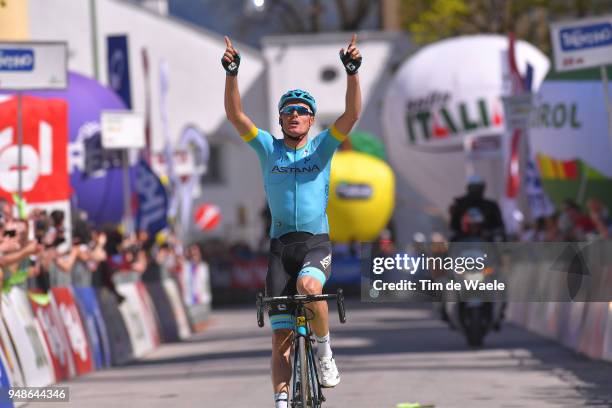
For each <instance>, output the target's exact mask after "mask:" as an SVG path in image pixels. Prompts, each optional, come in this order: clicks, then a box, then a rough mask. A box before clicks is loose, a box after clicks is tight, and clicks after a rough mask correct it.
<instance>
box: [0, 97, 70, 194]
mask: <svg viewBox="0 0 612 408" xmlns="http://www.w3.org/2000/svg"><path fill="white" fill-rule="evenodd" d="M22 110H23V147H22V157H23V163H22V167H21V169H18V166H17V164H18V150H19V149H18V146H17V100H16V99H15V98H10V99H8V100H6V101H4V102H2V103H0V196H2V197H5V198H7V199H10V197H11V196H12V194H13V193H15V192H17V190H18V177H19V176H18V174H19V170H21V172H22V177H23V192H24V194H23V196H24V198H25V200H26V201H27V202H28V203H34V202H36V203H42V202H50V201H62V200H67V199H68V198H69V197H70V193H71V190H70V185H69V183H68V164H67V157H68V155H67V148H68V130H67V126H68V108H67V105H66V102H64V101H61V100H45V99H40V98H35V97H23V98H22ZM48 186H53V188H48Z"/></svg>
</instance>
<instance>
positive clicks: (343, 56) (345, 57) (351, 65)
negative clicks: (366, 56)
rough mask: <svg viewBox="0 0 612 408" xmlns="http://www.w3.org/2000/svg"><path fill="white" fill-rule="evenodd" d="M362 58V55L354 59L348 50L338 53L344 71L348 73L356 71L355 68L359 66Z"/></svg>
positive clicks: (352, 73) (351, 73) (353, 73)
mask: <svg viewBox="0 0 612 408" xmlns="http://www.w3.org/2000/svg"><path fill="white" fill-rule="evenodd" d="M362 59H363V58H362V57H359V58H357V59H355V58H353V57H352V56H351V54H349V53H348V52H345V53H340V61H342V65H344V69H346V73H347V74H349V75H355V74H356V73H357V70H358V69H359V67H360V66H361V61H362Z"/></svg>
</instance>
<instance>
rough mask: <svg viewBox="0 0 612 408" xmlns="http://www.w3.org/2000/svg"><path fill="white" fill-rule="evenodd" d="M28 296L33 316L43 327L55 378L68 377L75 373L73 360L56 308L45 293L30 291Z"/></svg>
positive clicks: (63, 378)
mask: <svg viewBox="0 0 612 408" xmlns="http://www.w3.org/2000/svg"><path fill="white" fill-rule="evenodd" d="M28 297H29V299H30V305H31V306H32V310H33V311H34V316H36V319H37V320H38V323H39V324H40V325H41V327H42V329H43V334H44V337H45V342H46V344H47V347H48V348H49V354H50V356H51V362H52V363H53V369H54V371H55V380H56V381H63V380H67V379H70V378H71V377H73V376H74V375H75V366H74V360H73V358H72V352H71V350H70V346H69V344H68V339H67V338H66V333H65V332H64V327H63V326H62V322H61V318H60V317H59V312H58V310H57V308H56V307H55V305H54V304H53V303H52V302H51V298H50V296H49V295H48V294H46V293H31V292H30V293H28Z"/></svg>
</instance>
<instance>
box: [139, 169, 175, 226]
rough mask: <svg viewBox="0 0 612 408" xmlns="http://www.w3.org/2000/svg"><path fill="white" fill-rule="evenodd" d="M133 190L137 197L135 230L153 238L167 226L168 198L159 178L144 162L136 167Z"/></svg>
mask: <svg viewBox="0 0 612 408" xmlns="http://www.w3.org/2000/svg"><path fill="white" fill-rule="evenodd" d="M134 190H135V192H136V196H137V197H138V210H137V211H136V229H137V230H145V231H148V232H149V235H151V236H154V235H155V234H157V233H158V232H159V231H161V230H162V229H164V228H166V226H167V225H168V196H167V194H166V188H165V187H164V186H163V185H162V183H161V181H160V180H159V177H157V175H156V174H155V173H154V172H153V171H152V170H151V168H150V167H149V165H148V164H147V162H146V161H145V160H140V161H139V162H138V167H136V175H135V178H134Z"/></svg>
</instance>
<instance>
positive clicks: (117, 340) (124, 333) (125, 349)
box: [96, 288, 134, 366]
mask: <svg viewBox="0 0 612 408" xmlns="http://www.w3.org/2000/svg"><path fill="white" fill-rule="evenodd" d="M96 297H97V299H98V303H99V305H100V312H101V313H102V316H103V318H104V323H105V325H106V329H107V333H108V339H109V341H110V348H111V356H112V364H113V365H115V366H116V365H121V364H124V363H127V362H128V361H130V360H131V359H132V358H133V355H134V354H133V350H132V343H131V341H130V335H129V333H128V330H127V327H126V324H125V321H124V320H123V315H122V314H121V312H120V311H119V305H118V303H117V298H116V296H115V295H114V294H113V293H111V292H110V291H109V290H108V289H106V288H101V289H97V290H96ZM124 302H125V301H124Z"/></svg>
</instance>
